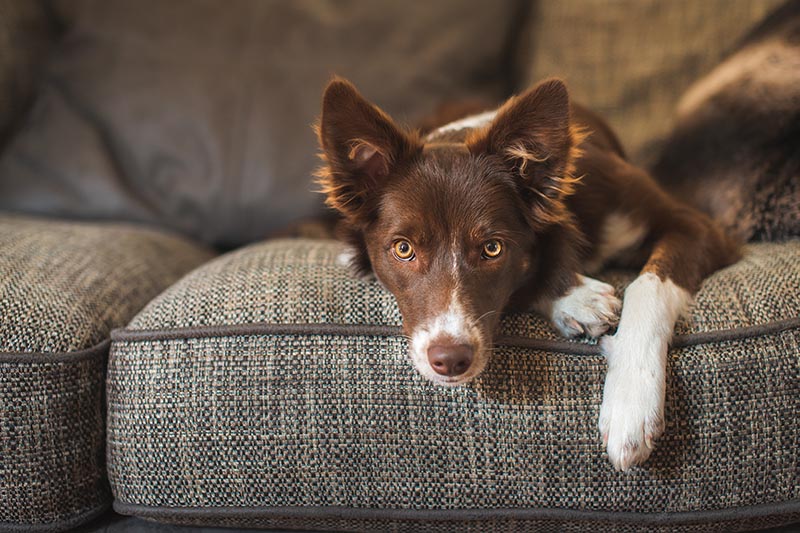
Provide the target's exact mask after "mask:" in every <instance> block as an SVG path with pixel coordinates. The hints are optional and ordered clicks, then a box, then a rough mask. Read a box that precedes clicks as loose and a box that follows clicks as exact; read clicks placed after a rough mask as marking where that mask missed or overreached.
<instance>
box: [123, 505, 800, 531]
mask: <svg viewBox="0 0 800 533" xmlns="http://www.w3.org/2000/svg"><path fill="white" fill-rule="evenodd" d="M114 508H115V509H116V510H118V511H119V512H120V513H122V514H129V515H137V514H138V515H139V516H142V517H146V518H152V519H155V520H158V521H159V522H164V523H166V524H170V523H175V524H181V523H186V521H187V515H188V516H190V517H191V522H192V523H193V524H196V525H213V526H216V527H220V526H222V527H228V526H229V527H237V528H269V529H281V530H283V529H286V528H292V529H294V528H298V529H303V530H309V531H375V532H390V531H391V532H408V533H493V532H497V533H509V532H513V531H525V532H530V533H562V532H563V533H597V532H602V533H732V532H735V531H753V530H762V529H766V528H771V527H773V526H780V525H782V524H786V523H787V520H788V521H794V520H800V513H794V514H789V515H788V516H787V515H785V514H774V513H773V514H758V515H757V516H753V517H746V518H745V517H742V516H736V515H735V514H734V513H733V512H731V513H722V518H720V519H718V521H716V522H713V523H709V521H707V520H706V521H703V520H697V519H692V518H690V517H688V516H687V517H686V520H685V521H684V522H682V523H681V524H680V525H678V524H675V522H674V521H673V520H672V519H671V517H666V516H665V515H658V516H659V518H655V519H654V517H652V516H651V517H649V523H648V524H647V525H641V524H637V523H636V522H635V519H634V521H633V523H631V522H629V521H626V520H625V518H631V517H629V516H621V517H619V518H617V519H616V520H615V519H613V518H611V517H610V516H607V517H606V519H603V520H600V519H597V518H591V517H588V516H583V517H575V518H572V519H570V520H564V519H555V518H552V517H546V516H542V517H541V518H533V517H530V516H528V517H525V516H524V515H526V514H528V515H530V514H535V513H524V512H523V513H518V512H516V511H515V510H510V511H509V512H507V513H503V514H505V515H508V516H497V517H494V518H490V517H488V516H486V515H488V514H489V512H487V511H483V512H480V513H471V514H472V516H470V517H468V518H467V517H461V518H460V519H459V518H456V519H443V518H442V517H439V518H438V519H431V518H428V519H425V518H409V517H405V518H394V519H389V518H384V519H381V518H363V517H362V518H358V517H354V516H353V515H354V514H358V512H356V513H354V512H352V511H351V510H335V511H328V510H326V509H321V510H318V509H307V508H294V509H290V510H288V512H287V515H291V516H292V517H294V518H288V517H283V518H270V517H269V516H268V515H269V513H267V512H264V511H260V510H258V509H251V508H248V509H223V510H220V509H218V508H216V509H204V512H202V513H200V512H198V511H197V510H196V509H192V510H181V509H170V508H150V507H143V506H128V505H124V504H120V503H119V502H115V503H114ZM769 511H770V510H769V509H763V510H762V509H758V511H756V512H757V513H764V512H769ZM381 513H383V514H386V511H377V512H374V513H373V512H370V511H367V512H366V513H365V514H381ZM423 513H424V512H423ZM559 513H560V511H559V510H555V512H554V513H553V514H559ZM273 514H275V515H277V514H278V513H273ZM337 514H338V516H337ZM498 514H499V513H498ZM542 514H544V513H542ZM298 515H304V516H305V517H304V518H298ZM480 515H483V516H480ZM510 515H513V516H510ZM517 515H522V516H517ZM726 515H727V516H726ZM667 518H669V520H667ZM668 521H669V525H666V522H668ZM133 527H135V528H136V529H135V531H136V532H137V533H139V532H142V533H161V532H162V531H170V532H171V530H168V529H167V528H169V527H170V526H164V525H161V526H159V525H157V524H152V525H151V523H147V525H144V524H141V523H135V524H134V525H133ZM789 527H790V528H791V526H789ZM117 529H119V528H117ZM123 532H124V529H123ZM229 533H233V532H229ZM770 533H796V530H795V529H786V531H784V530H783V529H779V530H775V531H772V530H771V531H770Z"/></svg>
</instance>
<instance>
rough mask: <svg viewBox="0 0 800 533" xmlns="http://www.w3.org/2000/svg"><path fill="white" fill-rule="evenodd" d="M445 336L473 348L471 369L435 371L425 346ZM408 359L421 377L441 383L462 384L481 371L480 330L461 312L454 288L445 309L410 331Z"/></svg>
mask: <svg viewBox="0 0 800 533" xmlns="http://www.w3.org/2000/svg"><path fill="white" fill-rule="evenodd" d="M442 338H446V339H448V341H449V342H453V343H454V344H469V345H471V346H472V347H473V349H474V350H475V358H474V360H473V362H472V366H471V367H470V369H469V370H468V371H467V372H466V373H465V374H462V375H460V376H454V377H448V376H442V375H441V374H438V373H437V372H436V371H435V370H434V369H433V367H431V364H430V362H429V361H428V348H429V347H430V346H431V345H432V344H435V343H436V342H437V341H438V340H439V339H442ZM411 361H412V362H413V363H414V366H415V367H416V369H417V370H418V371H419V373H420V374H422V375H423V376H424V377H426V378H428V379H429V380H431V381H433V382H435V383H438V384H440V385H461V384H462V383H466V382H467V381H469V380H471V379H472V378H474V377H475V376H477V375H478V374H480V373H481V372H482V371H483V369H484V367H485V366H486V355H485V354H484V353H483V339H482V338H481V334H480V330H478V328H477V327H475V325H474V323H473V321H472V320H470V318H469V317H468V316H467V315H466V313H465V312H464V308H463V306H462V305H461V303H460V301H459V299H458V294H457V292H454V293H453V295H452V297H451V298H450V305H449V306H448V308H447V310H446V311H445V312H444V313H442V314H440V315H439V316H436V317H434V318H433V319H431V320H429V321H428V322H427V323H425V324H423V325H422V326H420V327H418V328H417V329H416V330H415V331H414V332H413V333H412V335H411Z"/></svg>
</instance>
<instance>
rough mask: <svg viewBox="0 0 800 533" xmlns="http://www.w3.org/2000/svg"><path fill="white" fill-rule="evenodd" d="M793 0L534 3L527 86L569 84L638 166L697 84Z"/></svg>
mask: <svg viewBox="0 0 800 533" xmlns="http://www.w3.org/2000/svg"><path fill="white" fill-rule="evenodd" d="M784 2H785V0H704V1H702V2H693V1H691V0H681V1H678V2H662V1H661V0H617V1H614V2H609V1H608V0H560V1H558V2H539V3H538V4H536V8H535V9H533V10H531V14H530V28H529V38H528V45H527V47H523V51H526V53H523V54H522V58H521V62H520V64H521V70H522V71H523V73H524V74H523V75H521V76H520V77H521V79H523V80H524V81H525V82H526V83H532V82H535V81H537V80H539V79H541V78H543V77H547V76H559V77H562V78H564V79H565V80H566V81H567V84H568V85H569V87H570V90H571V92H572V95H573V96H574V97H575V98H576V99H577V100H579V101H581V102H582V103H584V104H587V105H589V106H590V107H591V108H592V109H594V110H595V111H598V112H599V113H600V114H601V115H603V116H604V117H605V118H606V119H607V120H608V121H609V122H610V124H611V126H612V128H613V129H614V131H615V132H616V133H617V134H618V135H619V136H620V138H621V140H622V144H623V146H625V148H626V149H627V151H628V153H629V155H631V156H633V158H634V159H635V160H636V161H637V162H638V163H650V162H652V161H653V160H654V158H655V156H656V154H657V151H658V148H659V146H660V145H661V143H662V142H663V140H664V138H665V137H666V136H667V134H668V133H669V131H670V127H671V123H672V117H673V114H674V112H675V104H677V103H678V99H679V98H680V96H681V95H682V94H683V92H684V91H685V90H686V89H687V88H688V87H689V84H691V83H692V82H694V81H695V80H696V79H697V78H699V77H700V76H702V75H704V74H705V73H706V72H708V71H709V70H711V69H712V68H713V67H714V66H716V65H717V63H719V61H720V59H721V58H722V57H723V56H724V55H726V54H727V53H728V52H729V51H730V50H731V48H733V47H734V45H736V44H737V42H738V41H739V40H740V39H741V38H742V37H743V36H744V34H745V33H746V32H747V31H748V30H749V29H750V28H751V27H752V26H753V25H755V24H756V23H757V22H758V21H759V20H761V19H762V18H763V17H764V16H766V15H767V14H768V13H769V12H770V10H772V9H775V8H776V7H777V6H779V5H780V4H782V3H784Z"/></svg>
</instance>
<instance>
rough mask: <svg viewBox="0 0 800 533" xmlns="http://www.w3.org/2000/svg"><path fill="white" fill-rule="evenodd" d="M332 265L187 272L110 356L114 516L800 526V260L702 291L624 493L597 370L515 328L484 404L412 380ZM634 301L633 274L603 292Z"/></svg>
mask: <svg viewBox="0 0 800 533" xmlns="http://www.w3.org/2000/svg"><path fill="white" fill-rule="evenodd" d="M339 250H340V245H339V244H337V243H335V242H331V241H311V240H305V241H303V240H299V241H273V242H268V243H264V244H259V245H254V246H251V247H248V248H245V249H241V250H239V251H236V252H233V253H231V254H228V255H226V256H222V257H220V258H217V259H216V260H214V261H213V262H211V263H209V264H207V265H205V266H204V267H202V268H200V269H198V270H195V271H194V272H193V273H191V274H190V275H188V276H186V277H185V278H183V279H182V280H181V281H180V282H178V283H176V284H175V285H173V286H172V287H171V288H170V289H169V290H168V291H166V292H164V293H162V294H161V295H160V296H159V297H158V298H157V299H155V300H154V301H153V302H151V303H150V304H149V305H148V306H147V307H146V308H145V309H144V310H142V311H141V312H140V313H139V314H138V315H137V316H136V318H134V319H133V321H132V322H131V323H130V324H129V325H128V327H127V328H125V329H121V330H116V331H115V332H114V333H113V334H112V346H111V358H110V361H109V370H108V373H109V375H108V449H107V454H108V469H109V479H110V482H111V486H112V489H113V492H114V496H115V508H116V509H117V510H118V511H120V512H123V513H126V514H134V515H138V516H143V517H149V518H155V519H157V520H161V521H166V522H174V523H183V524H198V525H225V526H237V525H238V526H250V527H258V526H262V527H287V528H289V527H291V528H309V529H347V530H373V531H386V530H392V529H397V530H410V531H420V530H430V531H468V530H476V531H492V530H497V531H501V530H502V531H505V530H508V529H525V530H537V529H540V530H564V531H596V530H597V528H598V527H601V526H610V525H613V526H614V528H615V529H617V530H620V531H645V530H646V531H653V530H665V531H666V530H669V531H673V530H678V531H682V530H685V531H730V530H735V529H742V528H757V527H767V526H771V525H778V524H781V523H789V522H792V521H796V520H798V519H800V488H799V487H798V462H797V459H798V428H797V426H798V424H797V414H798V401H799V400H798V398H800V380H799V379H798V359H799V358H800V319H798V316H800V296H798V295H800V241H793V242H789V243H783V244H762V245H753V246H749V247H748V248H747V253H746V256H745V258H744V259H743V260H742V261H741V262H739V263H738V264H736V265H734V266H732V267H730V268H728V269H726V270H724V271H721V272H719V273H717V274H716V275H714V276H713V277H712V278H710V279H709V280H707V282H706V283H705V284H704V286H703V288H702V290H701V292H700V293H699V294H698V296H697V301H696V304H695V306H694V308H693V311H692V313H691V316H690V317H689V318H688V319H686V320H684V321H683V322H682V323H681V324H680V326H679V335H678V336H677V337H676V339H675V342H674V347H673V349H672V351H671V352H670V357H669V377H668V383H667V408H666V409H667V411H666V412H667V421H666V432H665V435H664V437H663V439H662V440H661V442H660V443H659V445H658V448H657V450H656V451H655V452H654V453H653V455H652V457H651V458H650V460H649V461H648V462H647V463H646V465H645V466H644V467H641V468H636V469H634V471H633V472H631V473H628V474H625V473H619V472H615V471H614V470H613V468H612V467H611V466H610V464H609V463H608V461H607V459H606V457H605V456H604V451H603V447H602V445H601V443H600V441H599V437H598V435H597V429H596V420H597V416H598V410H599V406H600V399H601V396H602V386H603V378H604V372H605V362H604V359H603V358H602V357H601V356H600V355H599V353H598V349H597V346H596V345H594V344H592V343H581V342H568V341H564V340H561V339H559V338H558V337H557V335H556V334H555V333H554V332H553V331H552V330H551V329H550V327H549V326H548V325H547V324H546V323H544V322H543V321H542V320H541V319H539V318H537V317H535V316H528V315H518V316H511V317H507V318H506V319H505V321H504V323H503V326H502V332H501V337H500V339H499V343H498V346H497V348H496V351H495V356H494V360H493V362H492V363H491V364H490V366H489V368H488V369H487V371H486V372H485V373H484V375H482V376H481V377H480V378H479V379H477V380H476V381H475V382H474V383H471V384H469V385H467V386H464V387H458V388H443V387H438V386H435V385H432V384H430V383H428V382H427V381H425V380H424V379H423V378H421V377H420V376H419V375H418V374H417V372H416V371H415V370H414V369H413V367H412V365H411V363H410V362H409V360H408V358H407V355H406V351H407V341H406V339H405V338H404V337H403V336H402V335H401V334H400V331H399V328H398V326H399V324H400V316H399V314H398V311H397V307H396V305H395V303H394V300H393V298H392V296H391V295H390V294H388V293H387V292H386V291H385V290H383V289H382V288H381V287H380V285H379V284H378V283H377V282H374V281H365V280H361V279H357V278H355V277H353V276H352V275H351V274H350V273H349V272H348V271H347V270H346V269H345V268H344V267H342V266H340V265H338V264H337V262H336V255H337V253H338V251H339ZM610 279H612V281H614V282H615V283H617V284H618V286H621V285H623V284H624V283H625V282H626V280H630V279H631V278H630V275H629V274H619V273H618V274H612V275H610Z"/></svg>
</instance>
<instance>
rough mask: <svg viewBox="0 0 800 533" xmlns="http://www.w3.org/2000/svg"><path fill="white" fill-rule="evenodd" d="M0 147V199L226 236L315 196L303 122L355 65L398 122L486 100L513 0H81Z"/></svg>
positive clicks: (313, 206) (280, 217) (497, 80)
mask: <svg viewBox="0 0 800 533" xmlns="http://www.w3.org/2000/svg"><path fill="white" fill-rule="evenodd" d="M58 9H59V10H60V12H61V13H62V14H63V16H64V17H65V18H66V19H67V20H66V23H67V24H68V26H69V30H68V32H67V34H66V36H65V39H64V40H63V42H62V43H60V46H59V49H58V51H57V53H56V55H55V57H53V58H52V61H51V63H50V65H49V68H48V71H47V75H46V79H45V82H44V86H43V87H42V88H41V95H40V98H39V100H38V101H37V102H36V104H35V105H34V109H33V110H32V112H31V114H30V116H29V117H28V120H27V123H26V124H25V127H24V129H23V131H22V132H21V134H20V135H19V136H18V137H17V138H16V139H15V140H14V141H13V142H12V144H11V145H10V147H9V149H8V150H7V151H6V153H5V154H4V156H3V158H2V160H0V209H8V210H15V211H27V212H35V213H42V214H51V215H61V216H68V217H80V218H109V219H125V220H133V221H142V222H148V223H153V224H157V225H162V226H166V227H169V228H172V229H175V230H178V231H181V232H183V233H185V234H188V235H191V236H194V237H196V238H199V239H201V240H203V241H205V242H207V243H211V244H215V245H219V246H235V245H239V244H242V243H246V242H249V241H252V240H255V239H258V238H261V237H263V236H265V235H266V234H267V233H269V232H271V231H274V230H277V229H280V228H281V227H282V226H283V225H285V224H286V223H287V222H289V221H291V220H294V219H297V218H300V217H303V216H308V215H313V214H315V213H319V212H320V211H321V210H322V203H321V197H320V195H318V194H315V193H313V192H311V191H312V189H313V188H314V185H313V183H312V179H311V171H312V170H313V168H314V167H315V166H316V165H317V161H316V155H315V153H316V141H315V138H314V134H313V132H312V129H311V125H312V123H313V122H314V120H315V118H316V116H317V114H318V112H319V100H320V95H321V92H322V88H323V86H324V84H325V83H326V82H327V80H328V79H329V78H330V77H331V76H332V75H333V74H334V73H337V74H340V75H343V76H347V77H349V78H350V79H352V80H353V81H354V82H355V83H356V84H357V85H358V86H359V88H360V89H361V90H362V91H363V92H364V93H365V94H366V95H368V96H369V97H370V98H371V99H373V100H374V101H376V102H377V103H378V104H379V105H381V106H383V107H384V108H385V109H386V110H387V111H389V112H391V113H393V114H396V115H398V116H400V117H405V118H406V119H408V120H414V119H416V118H417V117H419V116H420V115H421V114H424V113H426V112H429V111H430V110H431V109H432V108H434V107H435V105H436V104H437V103H438V102H440V101H442V100H444V99H447V98H459V97H463V96H478V97H482V98H486V99H489V100H496V99H499V98H500V97H502V96H504V95H503V92H504V89H505V88H506V87H507V85H508V82H507V80H505V79H504V73H503V66H504V65H505V64H507V62H506V61H505V59H504V57H503V55H504V53H505V51H506V42H507V39H508V34H509V28H510V26H511V25H512V24H513V23H514V19H515V16H514V15H515V13H514V11H515V3H514V2H513V1H512V0H507V1H506V2H501V3H497V2H482V1H480V0H470V1H468V2H463V1H462V0H443V1H439V2H425V3H417V2H407V1H406V0H380V1H370V2H339V1H334V0H329V1H325V0H300V1H292V2H265V1H260V0H239V1H237V2H220V1H218V0H191V1H183V2H163V1H160V0H144V1H142V0H137V1H136V2H131V1H126V0H101V1H92V0H82V1H79V2H76V1H65V2H64V3H63V4H60V5H58Z"/></svg>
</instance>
